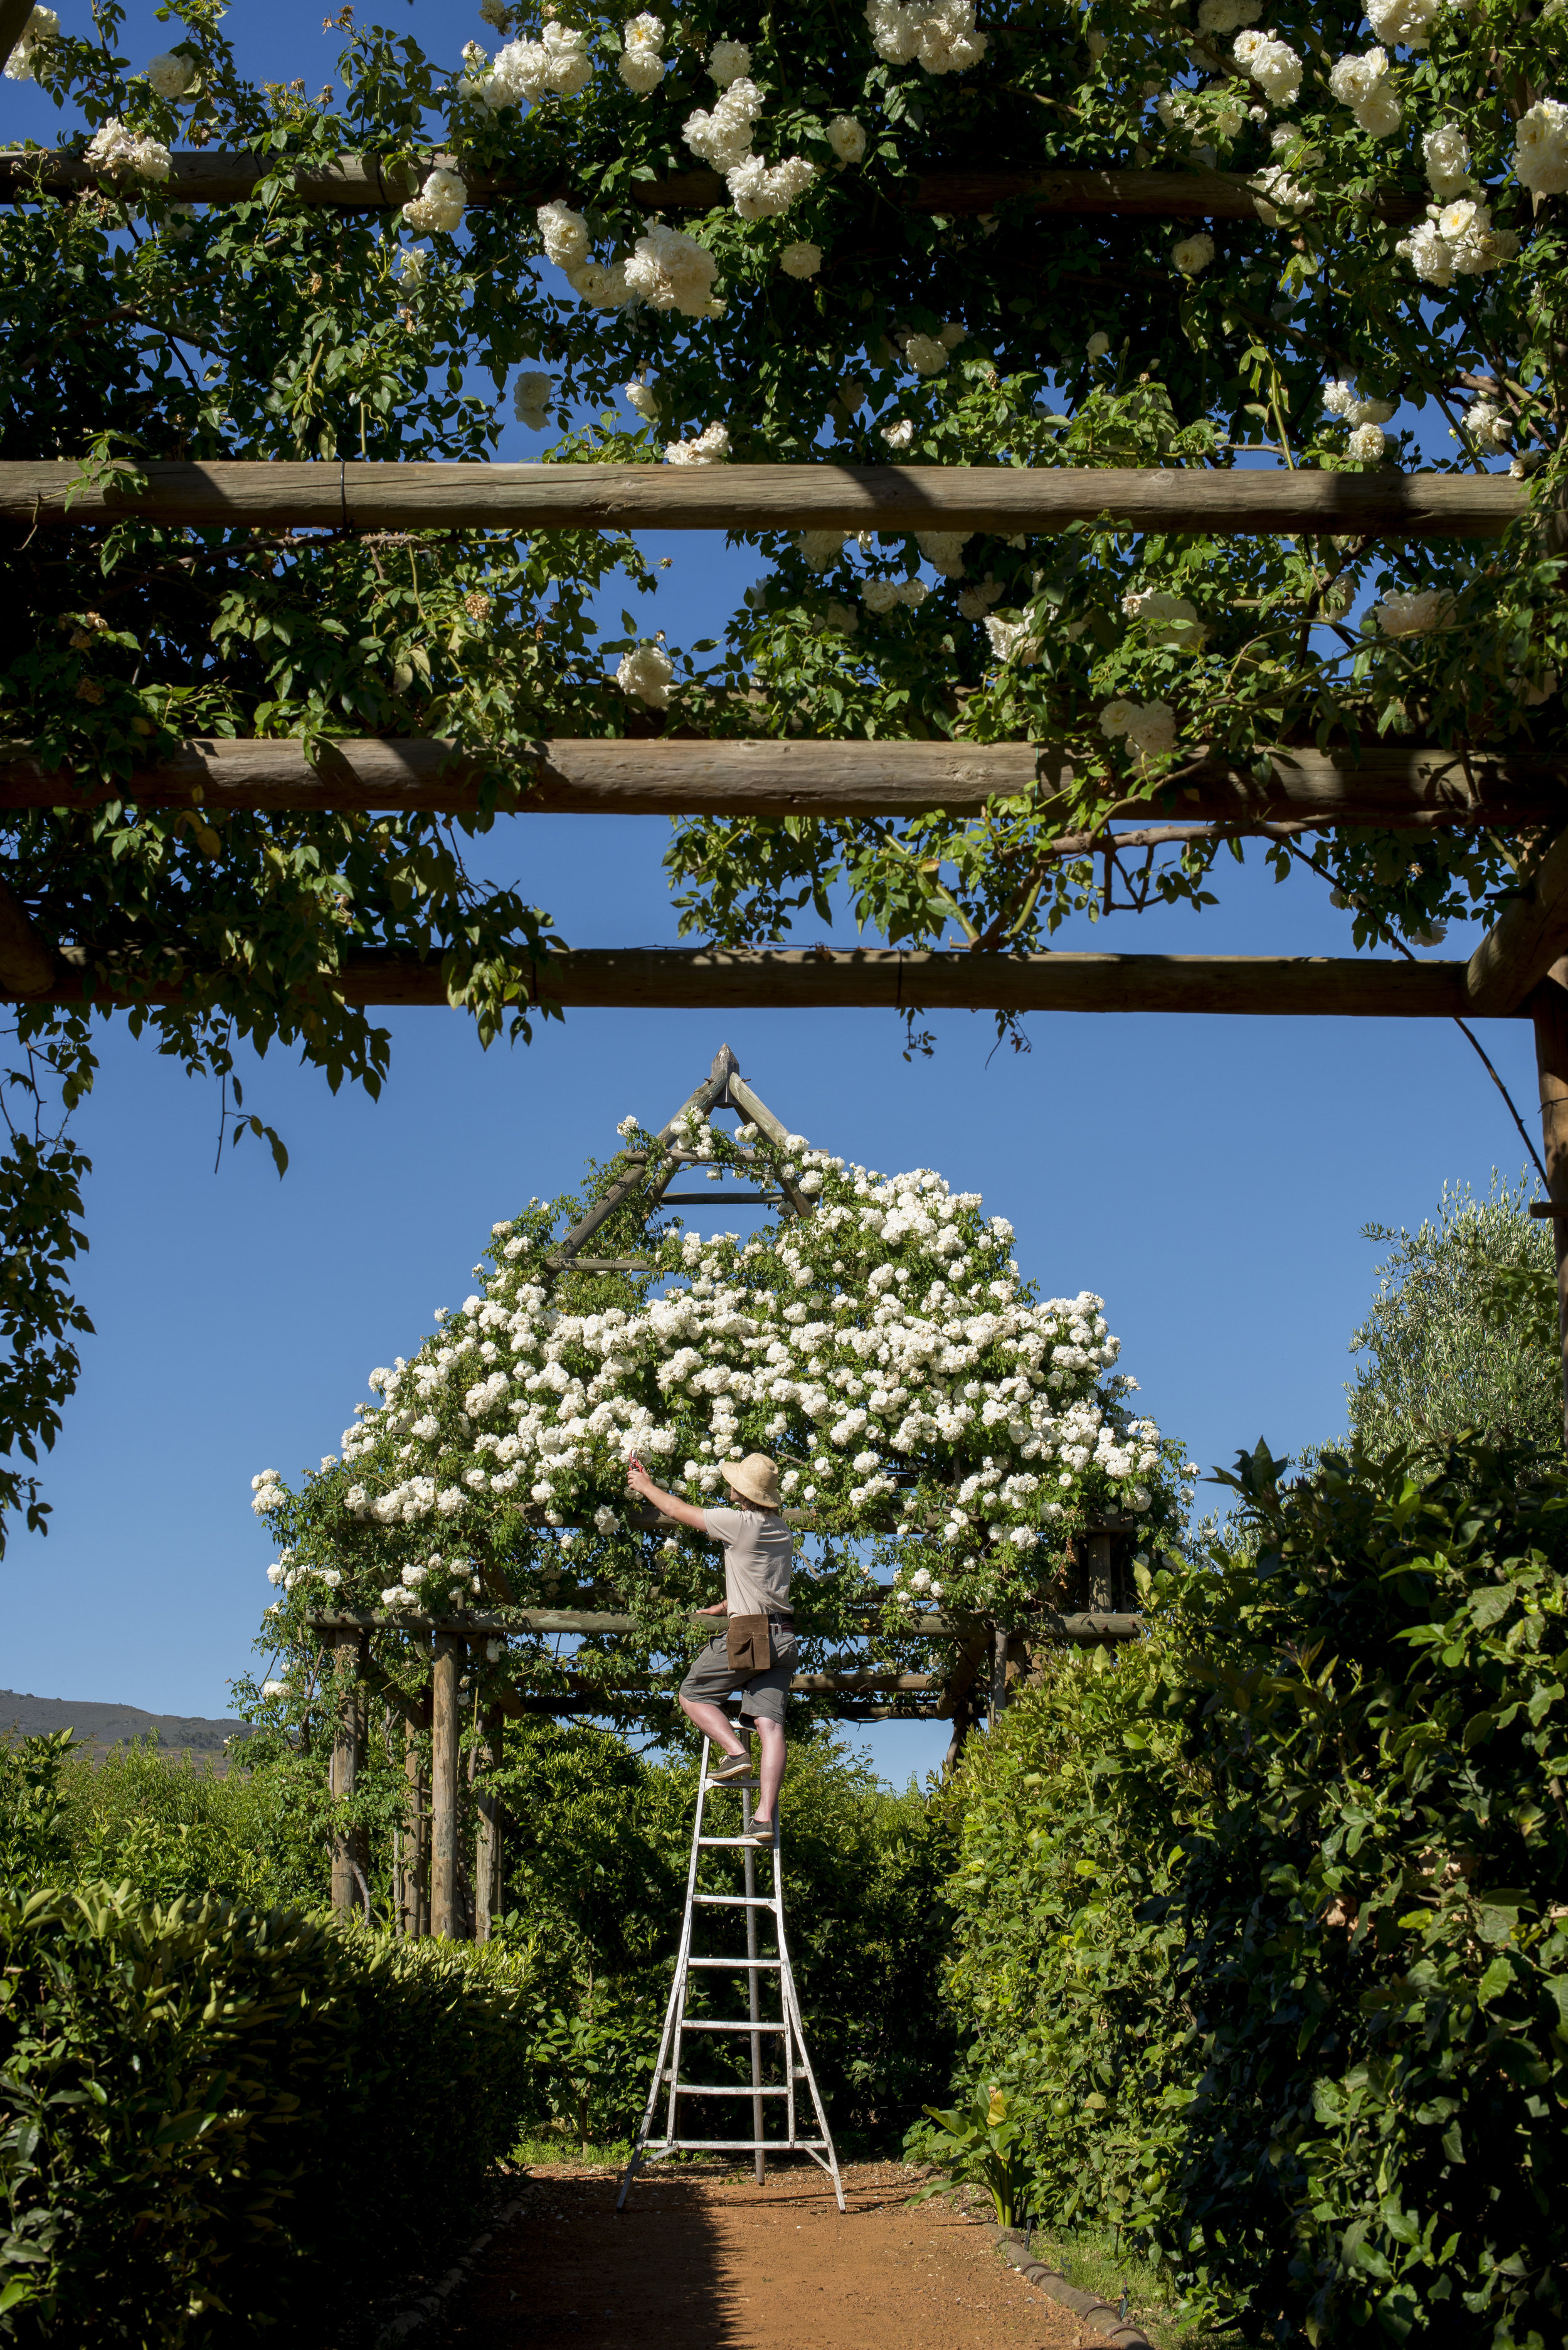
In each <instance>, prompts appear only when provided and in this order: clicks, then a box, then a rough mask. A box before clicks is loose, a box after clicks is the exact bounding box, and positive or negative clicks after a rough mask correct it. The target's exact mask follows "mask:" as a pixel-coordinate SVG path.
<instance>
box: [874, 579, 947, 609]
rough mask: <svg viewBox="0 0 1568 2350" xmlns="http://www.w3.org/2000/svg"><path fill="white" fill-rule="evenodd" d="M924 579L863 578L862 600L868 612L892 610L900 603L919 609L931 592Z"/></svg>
mask: <svg viewBox="0 0 1568 2350" xmlns="http://www.w3.org/2000/svg"><path fill="white" fill-rule="evenodd" d="M930 592H931V591H930V589H929V587H927V585H926V583H925V581H924V580H923V579H862V581H861V582H860V600H861V602H862V603H863V604H864V605H865V607H866V609H867V611H868V612H877V613H881V612H890V611H892V610H893V608H894V607H895V606H896V605H898V604H908V605H909V608H910V609H911V610H912V611H919V608H920V606H921V605H922V604H923V603H924V602H925V600H926V598H927V597H928V596H929V594H930Z"/></svg>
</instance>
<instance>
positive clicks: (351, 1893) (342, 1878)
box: [327, 1632, 370, 1918]
mask: <svg viewBox="0 0 1568 2350" xmlns="http://www.w3.org/2000/svg"><path fill="white" fill-rule="evenodd" d="M364 1655H365V1636H364V1634H363V1633H361V1632H342V1633H339V1635H338V1637H337V1641H336V1642H335V1643H334V1646H333V1684H334V1686H333V1714H332V1762H331V1765H330V1775H329V1778H328V1782H327V1784H328V1787H329V1790H330V1792H331V1796H332V1804H333V1811H334V1819H333V1825H332V1907H333V1908H334V1909H336V1910H337V1911H338V1912H339V1914H340V1915H343V1916H347V1915H348V1912H349V1911H351V1910H354V1909H358V1908H363V1909H364V1912H365V1915H366V1917H367V1918H369V1913H370V1889H369V1886H370V1880H369V1847H368V1846H367V1843H366V1838H365V1832H364V1830H363V1829H362V1828H350V1827H346V1826H344V1825H342V1824H341V1822H340V1821H339V1820H338V1818H337V1815H336V1814H337V1805H338V1804H341V1803H343V1802H344V1801H345V1800H346V1799H347V1798H348V1796H350V1795H352V1794H353V1793H354V1784H355V1782H356V1780H357V1779H358V1775H359V1756H360V1752H361V1750H362V1748H363V1745H364V1739H365V1691H364V1688H363V1685H362V1683H361V1681H360V1679H359V1673H360V1667H361V1665H362V1663H363V1660H364Z"/></svg>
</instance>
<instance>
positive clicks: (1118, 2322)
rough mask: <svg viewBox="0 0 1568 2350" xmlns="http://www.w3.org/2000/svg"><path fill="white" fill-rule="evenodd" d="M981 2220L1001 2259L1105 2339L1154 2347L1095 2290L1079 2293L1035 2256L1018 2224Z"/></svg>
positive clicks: (1123, 2346)
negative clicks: (1014, 2226)
mask: <svg viewBox="0 0 1568 2350" xmlns="http://www.w3.org/2000/svg"><path fill="white" fill-rule="evenodd" d="M979 2224H980V2226H981V2228H982V2230H984V2232H985V2234H986V2235H988V2236H989V2237H990V2238H991V2241H992V2243H993V2244H994V2245H995V2246H996V2249H997V2251H999V2252H1000V2253H1001V2254H1002V2259H1003V2260H1004V2261H1006V2262H1008V2263H1009V2265H1010V2266H1011V2267H1012V2268H1015V2269H1016V2270H1017V2271H1018V2273H1019V2274H1020V2276H1022V2277H1024V2278H1026V2279H1027V2280H1028V2282H1029V2283H1031V2284H1033V2285H1037V2286H1038V2287H1039V2289H1040V2291H1041V2292H1042V2293H1045V2294H1047V2295H1048V2296H1049V2298H1050V2299H1051V2300H1052V2301H1059V2302H1060V2303H1061V2304H1062V2306H1063V2308H1064V2309H1070V2310H1071V2311H1072V2312H1073V2314H1074V2315H1075V2317H1079V2318H1082V2320H1083V2322H1084V2324H1085V2325H1090V2326H1093V2328H1094V2330H1095V2332H1096V2334H1100V2335H1102V2336H1103V2338H1104V2339H1105V2340H1106V2341H1107V2342H1113V2343H1115V2344H1116V2350H1154V2345H1153V2343H1152V2342H1151V2341H1150V2340H1149V2338H1148V2336H1147V2334H1144V2333H1142V2332H1141V2331H1140V2330H1139V2328H1138V2327H1137V2326H1136V2325H1129V2324H1127V2321H1126V2320H1125V2319H1124V2318H1123V2317H1121V2316H1120V2315H1119V2314H1117V2312H1116V2310H1114V2309H1113V2308H1112V2307H1111V2304H1110V2303H1109V2302H1108V2301H1100V2300H1098V2299H1096V2295H1095V2294H1094V2293H1080V2292H1079V2290H1078V2288H1077V2286H1076V2285H1074V2284H1069V2283H1068V2282H1067V2280H1066V2278H1065V2277H1064V2276H1059V2275H1058V2274H1057V2272H1056V2271H1055V2270H1054V2269H1048V2268H1047V2267H1046V2266H1045V2264H1044V2262H1043V2261H1037V2260H1035V2259H1033V2257H1032V2256H1031V2253H1030V2251H1029V2247H1028V2244H1027V2243H1026V2241H1024V2238H1023V2236H1022V2235H1021V2234H1020V2233H1019V2231H1018V2230H1017V2229H1016V2228H999V2227H997V2226H996V2225H995V2224H994V2223H993V2222H992V2221H991V2220H981V2222H980V2223H979Z"/></svg>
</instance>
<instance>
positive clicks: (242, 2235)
mask: <svg viewBox="0 0 1568 2350" xmlns="http://www.w3.org/2000/svg"><path fill="white" fill-rule="evenodd" d="M0 1970H3V1971H0V2088H3V2093H4V2097H5V2112H4V2115H3V2117H0V2118H3V2121H4V2127H5V2135H4V2137H3V2139H0V2177H3V2178H4V2183H5V2190H6V2195H7V2199H8V2206H9V2232H8V2235H7V2238H6V2241H5V2248H4V2252H3V2254H0V2337H4V2338H5V2339H7V2340H13V2341H16V2342H34V2341H44V2340H49V2341H88V2340H91V2341H92V2342H93V2343H94V2344H95V2345H99V2344H118V2343H126V2344H134V2345H148V2350H151V2345H159V2346H160V2350H166V2345H199V2344H205V2343H209V2342H220V2341H221V2342H231V2341H234V2340H236V2339H244V2338H247V2337H248V2336H249V2335H250V2334H253V2333H255V2334H260V2333H264V2332H266V2331H268V2330H269V2329H272V2328H275V2327H283V2328H285V2329H286V2333H287V2334H290V2335H292V2336H293V2337H294V2338H296V2339H297V2338H302V2337H304V2338H313V2337H314V2334H315V2331H316V2329H317V2326H318V2325H319V2324H321V2323H322V2322H323V2320H324V2319H329V2318H330V2315H331V2312H332V2308H333V2305H334V2303H333V2296H334V2295H341V2296H343V2297H348V2296H350V2295H353V2296H360V2295H363V2294H364V2293H366V2292H370V2293H377V2292H379V2291H381V2290H383V2289H384V2288H385V2286H386V2284H387V2282H388V2281H389V2278H390V2277H392V2276H395V2275H396V2273H397V2272H399V2271H400V2270H401V2269H403V2268H405V2267H407V2266H408V2265H409V2264H410V2262H411V2261H412V2260H413V2259H415V2258H416V2257H417V2255H418V2253H419V2251H421V2247H423V2246H425V2245H430V2244H433V2243H435V2242H437V2241H439V2240H440V2238H441V2236H442V2235H443V2234H444V2233H445V2232H447V2231H448V2230H451V2229H452V2228H454V2227H457V2226H460V2225H462V2223H464V2222H465V2221H466V2220H467V2219H468V2217H469V2216H470V2214H471V2213H472V2210H473V2207H474V2204H475V2202H476V2199H478V2197H479V2195H480V2193H481V2190H482V2188H483V2179H484V2176H485V2173H486V2170H487V2169H488V2168H489V2166H490V2165H491V2163H492V2162H493V2159H494V2158H496V2157H497V2156H498V2155H499V2154H502V2153H504V2151H505V2150H506V2148H507V2147H508V2146H509V2145H510V2144H512V2143H513V2142H514V2137H515V2134H516V2124H517V2117H518V2115H519V2113H520V2112H521V2110H522V2108H523V2107H524V2104H525V2102H526V2097H525V2092H526V2081H525V2079H524V2074H525V2071H526V2056H525V2051H526V2047H527V2044H528V2040H529V2038H530V2036H531V2035H530V2032H529V2029H528V2023H527V2021H526V2019H527V2018H529V2017H531V2014H532V2009H533V2001H532V1997H531V1994H530V1992H529V1991H528V1989H527V1986H526V1984H525V1983H524V1981H521V1980H520V1979H519V1978H520V1977H521V1975H522V1973H523V1964H522V1962H521V1961H520V1960H518V1959H517V1958H516V1957H514V1956H509V1955H508V1954H506V1953H504V1952H500V1951H497V1952H493V1953H492V1952H489V1951H474V1950H462V1949H456V1948H453V1947H452V1945H449V1944H444V1943H422V1944H409V1943H398V1942H389V1941H386V1940H383V1939H379V1938H377V1937H373V1936H371V1935H369V1934H368V1933H365V1932H364V1931H363V1930H362V1929H359V1930H356V1929H348V1930H344V1929H338V1928H337V1927H335V1926H333V1925H330V1924H327V1923H326V1922H323V1921H322V1920H320V1919H317V1918H307V1917H306V1916H304V1915H302V1914H300V1913H298V1912H294V1911H286V1910H276V1911H273V1912H272V1913H270V1914H267V1913H263V1912H258V1911H255V1910H245V1909H238V1908H231V1907H229V1906H227V1905H225V1904H223V1903H220V1902H216V1901H205V1902H202V1903H199V1904H188V1903H184V1902H175V1903H174V1904H172V1905H171V1907H169V1908H153V1907H151V1906H148V1905H145V1904H144V1903H143V1902H142V1901H141V1900H140V1898H139V1897H137V1896H136V1895H134V1894H133V1893H132V1892H131V1891H130V1888H129V1887H120V1888H119V1890H118V1891H116V1890H113V1889H111V1888H109V1887H91V1888H88V1889H86V1890H84V1891H78V1892H74V1893H67V1892H59V1891H53V1890H44V1891H39V1892H36V1893H33V1894H31V1895H17V1896H13V1897H10V1898H3V1897H0Z"/></svg>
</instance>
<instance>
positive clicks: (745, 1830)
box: [741, 1731, 789, 2187]
mask: <svg viewBox="0 0 1568 2350" xmlns="http://www.w3.org/2000/svg"><path fill="white" fill-rule="evenodd" d="M742 1734H743V1735H744V1737H745V1740H746V1745H747V1749H748V1751H749V1750H750V1747H751V1742H752V1734H751V1732H750V1731H745V1732H744V1733H742ZM751 1829H752V1795H751V1790H750V1788H746V1789H744V1790H743V1791H742V1795H741V1832H742V1835H750V1834H751ZM745 1853H746V1898H747V1900H748V1902H750V1901H753V1900H754V1899H755V1898H756V1891H757V1856H756V1853H755V1851H754V1849H753V1846H751V1845H747V1846H746V1848H745ZM756 1955H757V1913H756V1911H755V1910H754V1909H753V1908H748V1909H747V1911H746V1956H747V1958H749V1959H754V1958H755V1957H756ZM746 1994H747V2012H748V2013H749V2014H750V2016H751V2019H752V2022H753V2023H755V2022H758V2021H759V2020H760V2018H761V2015H762V2008H761V2005H760V2003H759V1994H758V1990H757V1969H756V1968H755V1967H748V1968H747V1970H746ZM788 2036H789V2035H788V2033H785V2035H784V2037H785V2039H786V2041H787V2039H788ZM762 2081H763V2035H762V2033H760V2032H753V2034H752V2086H753V2089H759V2088H761V2086H762ZM752 2136H753V2137H754V2138H756V2139H757V2140H759V2144H758V2146H757V2149H756V2152H755V2154H754V2156H753V2161H754V2162H755V2164H756V2172H757V2185H758V2186H759V2187H760V2186H761V2185H762V2183H763V2179H764V2178H765V2177H766V2176H767V2165H768V2158H767V2156H766V2155H765V2154H764V2153H763V2149H762V2146H761V2144H760V2140H761V2138H762V2136H763V2101H762V2099H761V2097H757V2096H753V2099H752Z"/></svg>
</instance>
